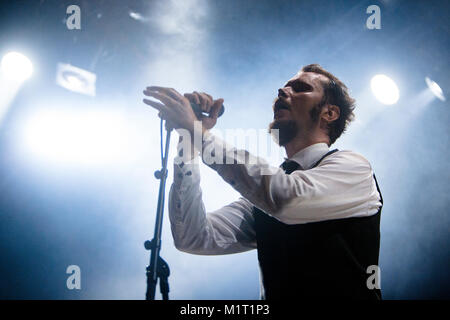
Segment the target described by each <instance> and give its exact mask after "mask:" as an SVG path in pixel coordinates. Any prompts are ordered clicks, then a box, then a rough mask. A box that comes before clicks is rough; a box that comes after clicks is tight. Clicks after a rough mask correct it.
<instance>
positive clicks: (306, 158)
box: [285, 142, 329, 170]
mask: <svg viewBox="0 0 450 320" xmlns="http://www.w3.org/2000/svg"><path fill="white" fill-rule="evenodd" d="M328 151H329V147H328V145H327V144H326V143H323V142H322V143H316V144H312V145H310V146H308V147H306V148H304V149H302V150H300V151H299V152H297V153H296V154H294V155H293V156H292V157H291V158H289V160H293V161H295V162H297V163H298V164H299V165H300V166H301V167H302V168H303V169H304V170H307V169H310V168H311V167H312V166H313V165H314V164H315V163H316V162H317V161H319V159H320V158H322V157H323V156H324V155H325V154H326V153H327V152H328ZM285 159H286V160H287V158H285Z"/></svg>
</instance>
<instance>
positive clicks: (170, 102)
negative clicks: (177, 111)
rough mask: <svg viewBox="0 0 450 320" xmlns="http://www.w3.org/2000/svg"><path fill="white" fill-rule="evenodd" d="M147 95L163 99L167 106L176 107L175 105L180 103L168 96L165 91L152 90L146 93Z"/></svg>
mask: <svg viewBox="0 0 450 320" xmlns="http://www.w3.org/2000/svg"><path fill="white" fill-rule="evenodd" d="M146 95H147V96H150V97H153V98H155V99H158V100H159V101H161V102H162V103H163V104H164V105H165V107H166V108H167V107H174V106H175V105H177V104H179V103H178V102H177V101H176V100H174V99H172V98H171V97H168V96H167V95H165V94H164V93H160V92H156V91H150V92H147V93H146Z"/></svg>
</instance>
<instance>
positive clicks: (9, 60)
mask: <svg viewBox="0 0 450 320" xmlns="http://www.w3.org/2000/svg"><path fill="white" fill-rule="evenodd" d="M1 66H2V67H1V70H2V73H3V75H4V76H5V77H6V78H7V79H10V80H13V81H18V82H21V81H25V80H27V79H28V78H30V77H31V75H32V74H33V65H32V63H31V61H30V59H28V58H27V57H26V56H24V55H23V54H21V53H19V52H9V53H7V54H5V55H4V56H3V59H2V63H1Z"/></svg>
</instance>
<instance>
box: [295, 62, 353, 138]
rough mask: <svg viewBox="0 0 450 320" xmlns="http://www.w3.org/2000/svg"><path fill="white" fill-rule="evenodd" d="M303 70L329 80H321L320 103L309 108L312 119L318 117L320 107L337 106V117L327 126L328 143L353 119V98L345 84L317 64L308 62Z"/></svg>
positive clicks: (337, 136)
mask: <svg viewBox="0 0 450 320" xmlns="http://www.w3.org/2000/svg"><path fill="white" fill-rule="evenodd" d="M302 71H303V72H314V73H318V74H321V75H324V76H325V77H327V78H328V79H329V80H330V81H328V82H323V83H322V85H323V92H324V94H323V98H322V101H321V102H320V104H319V105H318V106H317V107H316V108H314V109H312V110H311V116H312V117H313V119H318V117H319V113H320V111H321V109H322V107H323V106H324V105H326V104H332V105H335V106H337V107H339V111H340V115H339V118H338V119H336V120H335V121H333V122H332V123H330V124H329V126H328V136H329V137H330V145H332V144H333V143H334V142H335V141H336V139H337V138H339V137H340V136H341V134H342V133H343V132H344V131H345V130H346V129H347V126H348V124H349V123H350V122H351V121H352V120H353V119H354V117H355V115H354V113H353V110H354V109H355V99H353V98H352V97H350V94H349V93H348V88H347V86H346V85H345V84H344V83H343V82H342V81H341V80H339V79H338V78H336V77H335V76H334V75H333V74H331V73H330V72H328V71H327V70H325V69H324V68H322V67H321V66H320V65H319V64H309V65H307V66H304V67H303V68H302Z"/></svg>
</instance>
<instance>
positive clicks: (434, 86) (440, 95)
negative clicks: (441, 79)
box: [425, 77, 446, 101]
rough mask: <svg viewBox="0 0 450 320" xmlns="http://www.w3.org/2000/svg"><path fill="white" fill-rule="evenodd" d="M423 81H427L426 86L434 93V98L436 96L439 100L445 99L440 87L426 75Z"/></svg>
mask: <svg viewBox="0 0 450 320" xmlns="http://www.w3.org/2000/svg"><path fill="white" fill-rule="evenodd" d="M425 82H426V83H427V86H428V88H429V89H430V90H431V92H432V93H433V94H434V96H435V97H436V98H438V99H439V100H441V101H445V100H446V99H445V96H444V92H443V91H442V89H441V87H440V86H439V85H438V84H437V83H436V82H434V81H433V80H431V79H430V78H428V77H425Z"/></svg>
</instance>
